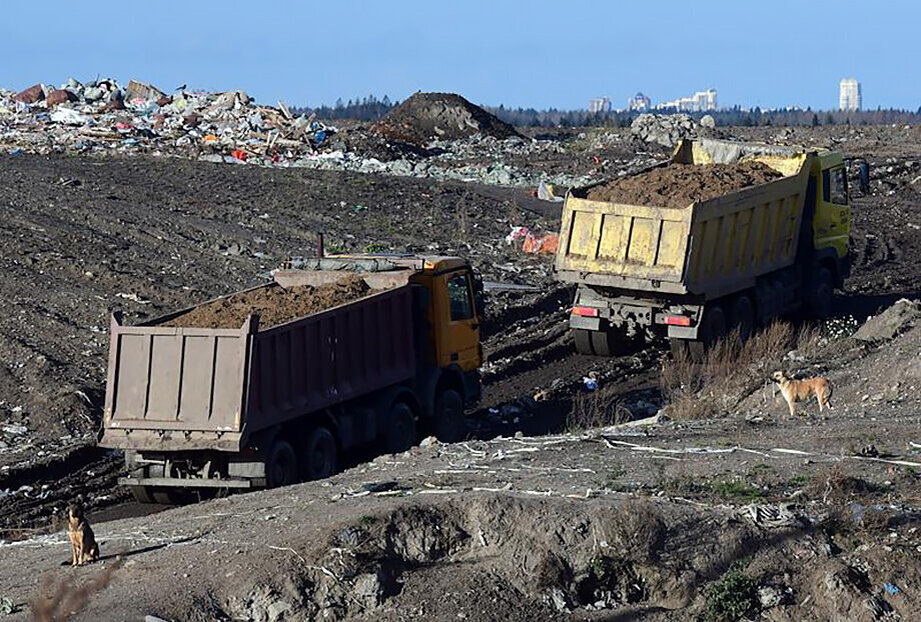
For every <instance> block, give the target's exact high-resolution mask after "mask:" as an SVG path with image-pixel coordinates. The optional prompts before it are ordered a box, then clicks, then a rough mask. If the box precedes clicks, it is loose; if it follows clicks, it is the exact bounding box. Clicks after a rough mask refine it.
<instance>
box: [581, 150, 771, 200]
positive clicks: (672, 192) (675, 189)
mask: <svg viewBox="0 0 921 622" xmlns="http://www.w3.org/2000/svg"><path fill="white" fill-rule="evenodd" d="M779 177H783V175H782V174H781V173H779V172H777V171H775V170H774V169H772V168H771V167H770V166H768V165H767V164H764V163H762V162H754V161H750V162H742V163H740V164H707V165H699V164H669V165H668V166H663V167H659V168H654V169H651V170H648V171H646V172H643V173H639V174H637V175H630V176H628V177H622V178H620V179H616V180H614V181H611V182H608V183H606V184H603V185H599V186H595V187H594V188H592V189H591V190H589V192H588V198H589V199H591V200H592V201H609V202H611V203H623V204H626V205H654V206H656V207H675V208H682V207H687V206H688V205H690V204H691V203H693V202H695V201H706V200H708V199H713V198H715V197H718V196H720V195H723V194H729V193H731V192H736V191H738V190H741V189H742V188H748V187H749V186H757V185H759V184H765V183H767V182H769V181H773V180H775V179H777V178H779Z"/></svg>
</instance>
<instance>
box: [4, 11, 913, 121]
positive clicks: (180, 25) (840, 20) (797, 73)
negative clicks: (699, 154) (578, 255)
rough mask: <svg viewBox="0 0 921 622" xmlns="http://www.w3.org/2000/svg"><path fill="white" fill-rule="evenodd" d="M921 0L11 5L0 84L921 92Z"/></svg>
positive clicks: (823, 98) (780, 98)
mask: <svg viewBox="0 0 921 622" xmlns="http://www.w3.org/2000/svg"><path fill="white" fill-rule="evenodd" d="M919 24H921V2H916V1H910V0H899V1H892V2H883V1H871V2H867V1H865V0H864V1H862V2H856V1H851V0H838V1H831V0H815V1H810V0H799V1H787V0H784V1H777V2H768V1H766V0H762V1H761V2H757V3H755V2H745V1H744V0H735V1H729V0H711V1H710V2H688V1H684V2H679V1H672V0H663V1H661V2H648V1H643V0H637V1H633V2H614V1H609V2H587V1H574V0H570V1H568V2H559V1H558V2H547V1H543V0H532V1H530V2H526V1H502V0H493V1H492V2H482V1H480V0H474V1H467V2H449V1H447V0H440V1H439V0H429V1H416V0H408V1H405V2H399V1H397V0H392V1H390V2H360V1H357V0H327V1H325V2H306V1H305V2H280V1H273V0H262V1H260V2H255V1H254V2H240V1H233V0H225V1H223V2H216V1H211V0H205V1H195V0H187V1H186V2H174V1H173V0H158V1H156V2H125V1H124V0H118V1H116V0H94V1H93V2H91V3H83V2H81V3H72V2H64V1H52V2H48V1H46V2H43V3H40V4H36V3H34V2H10V3H4V7H3V19H2V23H0V38H2V41H3V42H4V46H3V47H4V57H5V58H4V61H3V62H2V63H0V86H3V87H6V88H11V89H20V88H25V87H27V86H30V85H31V84H33V83H35V82H39V81H41V82H46V83H61V82H63V81H64V80H65V79H66V78H67V77H68V76H71V75H73V76H74V77H76V78H77V79H81V80H87V79H92V78H93V77H95V76H96V75H101V76H112V77H115V78H118V79H119V80H125V81H127V79H128V78H137V79H141V80H145V81H150V82H153V83H154V84H156V85H158V86H159V87H160V88H162V89H163V90H167V91H169V90H172V89H173V88H175V87H177V86H179V85H180V84H183V83H187V84H188V85H189V87H190V88H201V89H208V90H229V89H242V90H245V91H247V92H249V93H250V94H251V95H253V96H254V97H256V98H257V99H258V100H260V101H262V102H265V103H274V102H275V101H276V100H278V99H282V100H284V101H286V102H288V103H290V104H294V105H304V104H307V105H318V104H322V103H332V102H334V101H335V100H336V98H337V97H342V98H343V99H349V98H350V97H362V96H365V95H368V94H372V93H373V94H375V95H378V96H383V95H385V94H387V95H389V96H390V97H391V98H392V99H403V98H405V97H406V96H407V95H409V94H411V93H413V92H414V91H416V90H425V91H435V90H444V91H453V92H457V93H460V94H462V95H464V96H466V97H467V98H468V99H471V100H473V101H475V102H477V103H481V104H490V105H498V104H500V103H504V104H505V105H506V106H513V107H517V106H526V107H528V106H533V107H537V108H546V107H551V106H552V107H556V108H564V109H572V108H584V107H586V106H587V102H588V99H589V98H590V97H593V96H597V95H608V96H611V97H612V98H613V100H614V104H615V106H617V107H623V106H624V103H625V100H626V98H627V97H628V96H630V95H632V94H633V93H635V92H636V91H643V92H644V93H646V94H647V95H649V96H650V97H651V98H652V99H653V101H654V102H655V101H661V100H665V99H673V98H676V97H679V96H681V95H688V94H690V93H692V92H694V91H696V90H703V89H706V88H708V87H713V88H716V89H717V90H718V91H719V100H720V104H721V105H734V104H739V105H741V106H744V107H749V106H756V105H757V106H761V107H763V108H767V107H776V106H784V105H799V106H802V107H806V106H812V107H813V108H815V109H818V108H822V109H827V108H831V107H835V106H836V105H837V88H838V81H839V80H840V79H841V78H842V77H848V76H854V77H856V78H858V79H859V80H860V81H861V83H862V85H863V98H864V107H867V108H876V107H877V106H882V107H884V108H886V107H897V108H909V109H912V110H915V109H917V108H918V107H919V106H921V80H919V79H918V78H919V69H918V67H919V65H921V62H919V61H921V47H919V45H918V39H919V37H921V35H919V32H918V26H919Z"/></svg>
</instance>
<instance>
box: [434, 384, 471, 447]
mask: <svg viewBox="0 0 921 622" xmlns="http://www.w3.org/2000/svg"><path fill="white" fill-rule="evenodd" d="M432 424H433V425H432V427H433V428H434V432H435V438H437V439H438V440H439V441H441V442H442V443H458V442H460V441H462V440H464V439H465V438H466V436H467V420H466V419H465V418H464V399H463V398H462V397H461V395H460V393H458V392H457V391H455V390H454V389H448V390H446V391H442V392H441V395H439V396H438V397H437V398H435V416H434V420H433V421H432Z"/></svg>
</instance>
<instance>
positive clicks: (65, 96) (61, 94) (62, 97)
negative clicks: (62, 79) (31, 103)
mask: <svg viewBox="0 0 921 622" xmlns="http://www.w3.org/2000/svg"><path fill="white" fill-rule="evenodd" d="M73 101H77V96H76V95H74V94H73V93H71V92H70V91H68V90H65V89H57V90H54V91H51V92H50V93H48V97H46V98H45V103H46V104H48V107H49V108H51V107H53V106H57V105H58V104H63V103H64V102H73Z"/></svg>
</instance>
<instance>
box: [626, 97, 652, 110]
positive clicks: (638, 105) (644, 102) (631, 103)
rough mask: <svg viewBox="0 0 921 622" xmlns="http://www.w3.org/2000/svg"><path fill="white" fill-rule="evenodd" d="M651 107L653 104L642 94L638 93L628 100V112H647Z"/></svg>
mask: <svg viewBox="0 0 921 622" xmlns="http://www.w3.org/2000/svg"><path fill="white" fill-rule="evenodd" d="M651 105H652V102H650V100H649V98H648V97H646V96H645V95H643V94H642V93H637V94H636V95H634V96H633V97H631V98H630V99H628V100H627V110H629V111H630V112H646V111H647V110H649V108H650V106H651Z"/></svg>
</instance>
